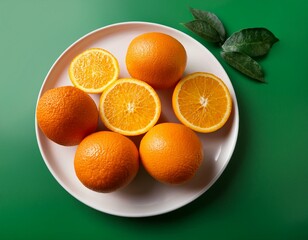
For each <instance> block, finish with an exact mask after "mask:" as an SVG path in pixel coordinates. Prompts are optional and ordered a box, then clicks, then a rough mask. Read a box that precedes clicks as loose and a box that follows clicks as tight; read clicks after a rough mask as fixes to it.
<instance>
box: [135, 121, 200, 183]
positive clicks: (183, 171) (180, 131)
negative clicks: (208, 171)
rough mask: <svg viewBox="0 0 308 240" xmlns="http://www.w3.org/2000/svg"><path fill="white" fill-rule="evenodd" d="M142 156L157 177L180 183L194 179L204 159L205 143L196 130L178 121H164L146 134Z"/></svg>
mask: <svg viewBox="0 0 308 240" xmlns="http://www.w3.org/2000/svg"><path fill="white" fill-rule="evenodd" d="M139 152H140V158H141V161H142V164H143V166H144V168H145V169H146V171H147V172H148V173H149V174H150V175H151V176H152V177H153V178H155V179H156V180H158V181H160V182H163V183H168V184H180V183H184V182H186V181H188V180H189V179H191V178H192V177H193V176H194V175H195V173H196V172H197V170H198V169H199V167H200V165H201V162H202V160H203V150H202V143H201V141H200V139H199V138H198V136H197V135H196V133H195V132H193V131H192V130H190V129H189V128H188V127H186V126H184V125H182V124H178V123H161V124H158V125H156V126H154V127H153V128H152V129H151V130H150V131H148V132H147V133H146V134H145V136H144V137H143V138H142V140H141V143H140V148H139Z"/></svg>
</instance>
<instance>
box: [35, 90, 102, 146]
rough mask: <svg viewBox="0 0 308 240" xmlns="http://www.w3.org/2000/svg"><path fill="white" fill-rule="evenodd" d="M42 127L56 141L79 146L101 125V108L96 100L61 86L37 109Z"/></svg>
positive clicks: (45, 95) (39, 102)
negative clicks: (99, 109)
mask: <svg viewBox="0 0 308 240" xmlns="http://www.w3.org/2000/svg"><path fill="white" fill-rule="evenodd" d="M36 118H37V122H38V126H39V127H40V129H41V130H42V131H43V133H44V134H45V135H46V137H48V138H49V139H51V140H52V141H54V142H56V143H58V144H60V145H64V146H72V145H77V144H79V143H80V142H81V140H82V139H83V138H84V137H86V136H87V135H88V134H90V133H92V132H94V131H95V130H96V128H97V124H98V109H97V107H96V104H95V102H94V101H93V100H92V98H91V97H90V96H89V95H88V94H86V93H84V92H83V91H81V90H79V89H77V88H75V87H71V86H65V87H58V88H54V89H50V90H48V91H46V92H45V93H44V94H43V95H42V97H41V98H40V99H39V101H38V104H37V109H36Z"/></svg>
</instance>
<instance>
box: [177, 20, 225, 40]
mask: <svg viewBox="0 0 308 240" xmlns="http://www.w3.org/2000/svg"><path fill="white" fill-rule="evenodd" d="M183 25H184V26H185V27H187V28H188V29H189V30H191V31H192V32H194V33H196V34H198V35H199V36H200V37H202V38H204V39H205V40H206V41H208V42H214V43H218V42H220V41H221V40H220V36H219V34H218V33H217V31H216V30H215V29H214V28H213V27H211V25H210V24H208V23H206V22H204V21H202V20H193V21H191V22H188V23H184V24H183Z"/></svg>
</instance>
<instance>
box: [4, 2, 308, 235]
mask: <svg viewBox="0 0 308 240" xmlns="http://www.w3.org/2000/svg"><path fill="white" fill-rule="evenodd" d="M189 6H191V7H194V8H200V9H203V10H208V11H211V12H214V13H216V14H217V15H218V16H219V18H220V19H221V20H222V22H223V23H224V25H225V27H226V29H227V32H228V34H229V35H230V33H232V32H234V31H237V30H239V29H241V28H247V27H266V28H268V29H270V30H271V31H272V32H273V33H274V34H275V35H276V36H277V37H278V38H279V39H280V41H279V42H278V43H277V44H275V45H274V46H273V48H272V50H271V52H270V53H269V55H268V56H267V57H266V58H265V59H263V60H262V61H261V64H262V66H263V67H264V69H265V71H266V80H267V84H259V83H257V82H254V81H252V80H249V79H247V78H246V77H244V76H243V75H241V74H240V73H238V72H237V71H235V70H234V69H232V68H231V67H230V66H228V65H227V64H226V63H225V62H223V61H222V59H221V58H220V55H219V49H217V48H216V47H214V46H213V45H211V44H209V43H206V42H205V41H202V40H201V39H200V38H198V37H196V35H194V34H193V33H191V32H189V31H188V30H186V29H185V28H184V27H182V26H181V25H180V24H179V23H180V22H187V21H190V20H192V16H191V14H190V13H189V10H188V7H189ZM307 9H308V1H306V0H294V1H288V0H273V1H266V0H259V1H247V0H220V1H217V0H191V1H188V0H187V1H184V0H183V1H176V0H169V1H166V0H155V1H145V0H129V1H120V0H110V1H98V0H97V1H95V0H85V1H56V0H54V1H38V0H37V1H33V0H31V1H16V0H1V1H0V33H1V35H0V46H1V57H0V69H1V71H0V76H1V78H0V79H1V85H0V89H1V94H0V99H1V101H0V104H1V105H0V106H1V108H0V109H1V117H0V148H1V157H0V239H144V238H145V239H171V238H177V239H189V238H197V237H199V238H200V237H202V239H308V157H307V156H308V144H307V140H306V136H307V135H308V122H307V117H308V64H307V56H308V47H307V39H308V27H307V23H308V14H307ZM134 20H137V21H150V22H156V23H161V24H164V25H167V26H171V27H174V28H176V29H179V30H181V31H183V32H185V33H187V34H189V35H191V36H192V37H194V38H196V39H197V40H199V41H201V43H202V44H204V45H205V46H206V47H207V48H208V49H209V50H210V51H211V52H212V53H213V54H214V55H215V56H216V57H217V59H218V60H219V61H220V62H221V63H222V65H223V67H224V68H225V69H226V71H227V73H228V75H229V76H230V79H231V81H232V83H233V86H234V89H235V91H236V94H237V99H238V104H239V111H240V132H239V137H238V143H237V146H236V149H235V152H234V154H233V157H232V159H231V161H230V163H229V165H228V167H227V168H226V170H225V172H224V173H223V174H222V176H221V177H220V178H219V180H218V181H217V182H216V183H215V184H214V185H213V187H211V188H210V190H209V191H207V192H206V193H205V194H203V195H202V196H201V197H200V198H198V199H197V200H195V201H194V202H192V203H191V204H188V205H187V206H185V207H183V208H181V209H178V210H176V211H174V212H171V213H168V214H164V215H161V216H156V217H149V218H141V219H134V218H122V217H116V216H111V215H108V214H104V213H101V212H98V211H95V210H93V209H91V208H89V207H87V206H86V205H84V204H82V203H80V202H79V201H77V200H76V199H75V198H73V197H72V196H71V195H69V194H68V193H67V192H66V191H65V190H64V189H63V188H62V187H61V186H60V185H59V184H58V183H57V181H56V180H55V179H54V178H53V176H52V175H51V173H50V172H49V171H48V169H47V167H46V166H45V163H44V161H43V159H42V157H41V155H40V152H39V149H38V146H37V142H36V137H35V129H34V118H35V117H34V116H35V104H36V100H37V95H38V93H39V90H40V87H41V84H42V82H43V80H44V78H45V76H46V74H47V72H48V70H49V68H50V67H51V65H52V64H53V62H54V61H55V60H56V59H57V57H58V56H59V55H60V54H61V53H62V52H63V51H64V50H65V49H66V48H67V47H68V46H69V45H70V44H72V43H73V42H74V41H76V40H77V39H78V38H80V37H81V36H83V35H84V34H86V33H88V32H90V31H92V30H94V29H97V28H100V27H103V26H106V25H108V24H112V23H117V22H122V21H134Z"/></svg>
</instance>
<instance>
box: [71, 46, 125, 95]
mask: <svg viewBox="0 0 308 240" xmlns="http://www.w3.org/2000/svg"><path fill="white" fill-rule="evenodd" d="M119 72H120V70H119V63H118V60H117V59H116V58H115V57H114V56H113V55H112V54H111V53H110V52H108V51H107V50H105V49H102V48H90V49H88V50H86V51H84V52H82V53H80V54H79V55H78V56H76V57H75V58H74V59H73V61H72V62H71V64H70V67H69V77H70V80H71V82H72V83H73V84H74V86H76V87H77V88H79V89H81V90H83V91H84V92H87V93H101V92H102V91H103V90H104V89H105V88H106V87H107V86H108V85H109V84H111V83H112V82H114V81H115V80H116V79H117V78H118V76H119Z"/></svg>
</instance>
